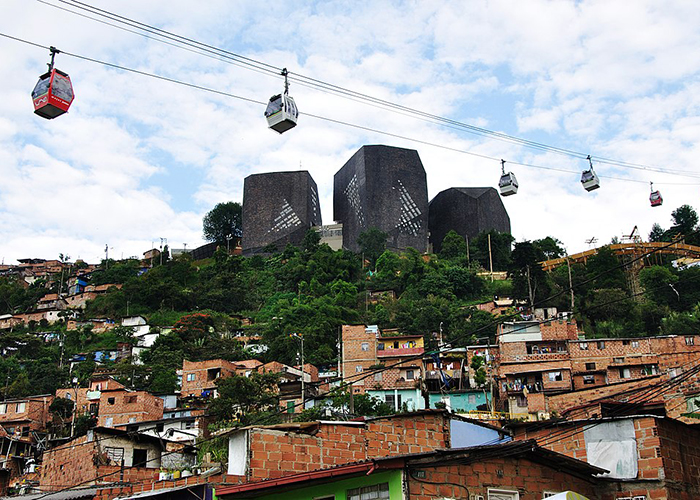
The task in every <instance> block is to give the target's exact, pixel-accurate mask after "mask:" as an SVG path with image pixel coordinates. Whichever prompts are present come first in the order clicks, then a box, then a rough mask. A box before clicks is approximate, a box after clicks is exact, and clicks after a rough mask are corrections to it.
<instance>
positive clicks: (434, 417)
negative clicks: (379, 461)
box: [366, 413, 451, 457]
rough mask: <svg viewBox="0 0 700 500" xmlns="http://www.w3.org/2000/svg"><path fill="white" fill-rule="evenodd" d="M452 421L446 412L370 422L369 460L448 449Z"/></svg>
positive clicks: (367, 442) (382, 418) (368, 436)
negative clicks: (370, 458)
mask: <svg viewBox="0 0 700 500" xmlns="http://www.w3.org/2000/svg"><path fill="white" fill-rule="evenodd" d="M450 443H451V438H450V420H449V418H448V416H446V414H445V413H433V414H426V415H421V416H419V417H416V416H411V415H405V416H397V417H378V418H374V419H372V420H368V421H367V430H366V446H367V456H368V457H387V456H395V455H403V454H407V453H422V452H424V451H433V450H435V449H438V448H449V447H450Z"/></svg>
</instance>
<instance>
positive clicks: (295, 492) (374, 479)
mask: <svg viewBox="0 0 700 500" xmlns="http://www.w3.org/2000/svg"><path fill="white" fill-rule="evenodd" d="M382 483H389V497H390V498H391V499H401V500H403V488H402V485H403V474H402V472H401V471H400V470H393V471H386V472H382V471H376V472H373V473H372V474H371V475H366V474H362V475H360V476H358V477H353V478H350V479H341V480H339V481H333V482H329V483H325V484H316V485H314V486H307V487H301V488H295V489H292V490H285V491H284V494H283V496H281V495H280V492H275V493H270V494H268V495H262V496H256V497H255V498H260V499H270V500H274V499H279V498H284V499H285V500H312V499H316V498H327V497H330V498H337V499H344V498H347V494H348V490H350V489H354V488H361V487H364V486H373V485H375V484H382ZM219 498H221V499H222V500H226V498H227V496H226V495H220V496H219Z"/></svg>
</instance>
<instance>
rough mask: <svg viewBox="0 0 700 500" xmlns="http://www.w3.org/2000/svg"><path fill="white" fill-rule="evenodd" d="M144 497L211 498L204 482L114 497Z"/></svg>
mask: <svg viewBox="0 0 700 500" xmlns="http://www.w3.org/2000/svg"><path fill="white" fill-rule="evenodd" d="M144 498H148V499H155V498H158V499H159V500H181V499H182V500H211V498H212V495H211V489H209V488H207V485H206V484H192V485H190V486H180V487H178V488H165V489H161V490H151V491H143V492H141V493H134V494H132V495H129V496H126V497H116V498H115V500H141V499H144Z"/></svg>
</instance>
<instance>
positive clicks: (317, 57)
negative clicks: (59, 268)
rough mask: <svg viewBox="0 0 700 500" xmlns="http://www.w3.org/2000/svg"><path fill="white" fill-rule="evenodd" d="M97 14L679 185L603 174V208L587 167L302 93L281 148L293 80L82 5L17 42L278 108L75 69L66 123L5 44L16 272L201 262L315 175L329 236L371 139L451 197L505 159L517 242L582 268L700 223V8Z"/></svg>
mask: <svg viewBox="0 0 700 500" xmlns="http://www.w3.org/2000/svg"><path fill="white" fill-rule="evenodd" d="M89 3H90V4H91V5H94V6H97V7H100V8H103V9H106V10H110V11H112V12H114V13H116V14H119V15H122V16H125V17H128V18H131V19H134V20H137V21H140V22H143V23H146V24H149V25H152V26H155V27H158V28H161V29H165V30H168V31H171V32H173V33H176V34H179V35H183V36H186V37H189V38H191V39H194V40H197V41H200V42H204V43H207V44H209V45H212V46H215V47H219V48H222V49H225V50H228V51H231V52H234V53H236V54H240V55H243V56H246V57H249V58H252V59H255V60H258V61H262V62H264V63H266V64H269V65H272V66H274V67H278V68H281V67H287V68H288V69H289V70H290V72H292V73H296V74H299V75H304V76H308V77H312V78H315V79H317V80H321V81H323V82H328V83H332V84H334V85H339V86H342V87H345V88H348V89H351V90H354V91H358V92H362V93H365V94H368V95H371V96H375V97H378V98H381V99H384V100H387V101H390V102H395V103H399V104H402V105H404V106H408V107H411V108H415V109H419V110H421V111H425V112H428V113H431V114H434V115H439V116H442V117H446V118H449V119H452V120H456V121H459V122H463V123H467V124H470V125H476V126H479V127H484V128H487V129H490V130H495V131H498V132H503V133H505V134H509V135H513V136H517V137H522V138H525V139H528V140H532V141H538V142H544V143H546V144H549V145H552V146H557V147H562V148H567V149H571V150H575V151H578V152H583V153H586V154H591V155H592V156H593V158H594V161H595V158H596V157H606V158H613V159H619V160H622V161H625V162H629V163H635V164H642V165H648V166H653V167H655V168H656V169H657V170H658V169H660V170H663V172H659V171H651V170H644V169H630V168H623V167H621V166H615V165H609V164H596V171H597V172H598V174H599V175H600V176H601V181H602V187H601V188H600V189H599V190H597V191H594V192H591V193H587V192H586V191H584V190H583V188H582V187H581V185H580V182H579V176H580V170H581V169H583V168H584V167H585V166H586V162H585V161H582V160H580V159H576V158H571V157H567V156H562V155H556V154H553V153H546V152H541V151H538V150H534V149H528V148H524V147H521V146H517V145H514V144H511V143H507V142H502V141H498V140H495V139H493V138H484V137H481V136H476V135H473V134H469V133H466V132H464V131H460V130H455V129H453V128H445V127H443V126H440V125H438V124H435V123H429V122H426V121H422V120H417V119H415V118H414V117H410V116H405V115H401V114H396V113H391V112H388V111H386V110H382V109H379V108H377V107H373V106H369V105H366V104H364V103H361V102H356V101H351V100H347V99H343V98H340V97H338V96H334V95H331V94H328V93H323V92H319V91H318V90H316V89H313V88H311V87H308V86H304V85H301V84H299V83H294V82H293V83H292V86H291V88H290V93H291V94H292V95H293V96H294V97H295V99H296V101H297V104H298V106H299V108H300V111H301V112H302V116H301V117H300V120H299V126H298V127H296V128H295V129H293V130H291V131H289V132H288V133H285V134H284V135H282V136H279V135H277V134H276V133H274V132H272V131H269V130H267V128H266V124H265V121H264V118H263V116H262V113H263V110H264V106H265V105H264V102H265V101H267V99H269V97H270V96H271V95H273V94H275V93H278V92H280V91H281V89H282V81H281V79H280V78H279V77H276V76H272V75H269V74H261V73H260V72H255V71H251V70H250V69H246V68H243V67H240V66H237V65H232V64H227V63H225V62H223V61H221V60H218V59H212V58H209V57H204V56H203V55H201V54H195V53H192V52H188V51H185V50H182V49H181V48H177V47H173V46H169V45H166V44H163V43H161V42H158V41H155V40H149V39H146V38H144V37H142V36H139V35H137V34H134V33H129V32H126V31H123V30H120V29H117V28H114V27H112V26H107V25H104V24H100V23H98V22H96V21H94V20H90V19H86V18H84V17H80V16H78V15H76V14H73V13H70V12H66V11H64V10H60V9H58V8H56V7H61V8H64V9H69V10H74V11H76V12H80V13H82V14H86V13H85V11H82V10H79V9H78V8H76V7H75V6H70V5H69V4H70V2H66V3H62V2H60V1H59V0H43V2H39V1H35V0H5V1H4V2H3V15H2V18H1V19H0V32H1V33H4V34H6V35H11V36H15V37H19V38H23V39H26V40H29V41H31V42H34V43H37V44H40V45H44V46H48V45H54V46H56V47H58V48H59V49H61V50H64V51H66V52H70V53H74V54H79V55H81V56H85V57H90V58H94V59H99V60H102V61H106V62H110V63H113V64H118V65H122V66H125V67H129V68H134V69H138V70H141V71H144V72H148V73H154V74H158V75H162V76H167V77H170V78H175V79H178V80H182V81H185V82H189V83H193V84H196V85H200V86H205V87H209V88H213V89H216V90H220V91H224V92H227V93H231V94H235V95H239V96H242V97H245V98H248V99H252V100H254V101H259V102H260V104H255V103H250V102H246V101H243V100H237V99H233V98H230V97H224V96H219V95H215V94H211V93H207V92H203V91H200V90H195V89H191V88H187V87H183V86H179V85H175V84H172V83H167V82H163V81H158V80H154V79H149V78H147V77H144V76H138V75H134V74H131V73H126V72H123V71H119V70H115V69H113V68H108V67H105V66H102V65H99V64H95V63H91V62H88V61H85V60H81V59H78V58H74V57H70V56H68V55H59V56H58V57H57V61H56V66H57V67H58V68H60V69H62V70H64V71H66V72H68V73H69V74H70V75H71V78H72V80H73V84H74V88H75V93H76V99H75V102H74V104H73V106H72V107H71V110H70V112H69V113H68V114H67V115H64V116H61V117H59V118H57V119H55V120H51V121H48V120H44V119H41V118H39V117H37V116H35V115H34V114H33V113H32V105H31V99H30V97H29V93H30V91H31V89H32V88H33V86H34V84H35V83H36V79H37V77H38V76H39V74H41V73H42V72H43V71H44V68H45V67H46V66H45V64H46V62H47V61H48V52H47V51H46V50H45V49H41V48H37V47H33V46H30V45H27V44H23V43H19V42H17V41H14V40H9V39H7V38H3V37H0V62H2V67H3V69H4V72H5V73H4V76H3V81H2V84H0V89H1V90H2V95H3V99H2V100H0V179H2V181H1V182H0V218H1V220H2V221H3V224H2V225H0V259H2V260H3V261H4V262H5V263H11V262H15V261H16V259H19V258H24V257H41V258H47V259H48V258H56V257H57V256H58V254H59V253H63V254H68V255H70V256H71V258H72V259H76V258H83V259H85V260H87V261H89V262H96V261H98V260H99V259H100V258H102V257H104V247H105V245H106V244H107V245H109V247H110V256H112V257H117V258H119V257H122V256H123V257H127V256H134V255H141V254H142V253H143V252H145V251H146V250H148V248H149V247H150V246H151V244H152V242H157V243H159V241H160V238H167V239H168V242H169V244H170V245H171V246H172V247H175V248H181V247H182V246H183V244H184V243H187V247H188V248H193V247H195V246H197V245H199V244H201V243H203V241H202V236H201V233H202V227H201V221H202V217H203V216H204V214H205V213H206V212H207V211H209V210H210V209H211V208H212V207H213V206H214V205H215V204H216V203H218V202H222V201H230V200H233V201H241V200H242V194H243V193H242V189H243V178H244V177H245V176H247V175H249V174H251V173H257V172H268V171H277V170H297V169H299V168H300V166H301V168H303V169H305V170H309V171H310V172H311V174H312V176H313V177H314V179H315V181H316V183H317V184H318V187H319V195H320V197H321V208H322V215H323V221H324V223H326V224H327V223H331V222H332V220H333V214H332V185H333V174H334V173H335V172H336V171H337V170H338V169H340V167H341V166H342V165H343V164H344V163H345V161H347V160H348V159H349V158H350V156H352V154H353V153H354V152H355V151H356V150H357V149H358V148H359V147H361V146H362V145H364V144H388V145H392V146H397V147H406V148H412V149H416V150H417V151H418V153H419V154H420V156H421V159H422V161H423V164H424V167H425V169H426V173H427V178H428V191H429V196H430V197H431V198H432V197H433V196H435V195H436V194H437V193H438V192H439V191H441V190H443V189H447V188H449V187H463V186H496V185H497V182H498V177H499V174H500V163H499V162H498V161H497V159H500V158H504V159H506V160H507V161H508V163H507V164H506V165H507V166H508V167H509V168H510V169H511V170H513V172H514V173H516V175H517V177H518V180H519V182H520V191H519V192H518V194H517V195H516V196H511V197H508V198H505V199H504V204H505V206H506V208H507V210H508V212H509V214H510V217H511V225H512V228H513V234H514V236H515V237H516V238H517V239H518V240H523V239H536V238H541V237H544V236H547V235H552V236H555V237H557V238H559V239H561V240H562V241H563V242H564V243H565V245H566V247H567V249H568V250H569V252H570V253H573V252H576V251H580V250H583V249H586V248H587V245H586V244H585V240H586V239H588V238H591V237H594V236H595V237H596V238H597V239H598V240H599V241H600V242H607V241H609V240H610V239H611V238H612V237H614V236H617V237H619V236H621V235H622V234H627V233H629V232H630V231H631V230H632V228H633V227H634V226H635V225H637V226H638V227H639V229H640V231H641V233H642V235H646V234H648V232H649V230H650V229H651V225H652V224H653V223H654V222H659V223H660V224H661V225H662V226H664V227H668V226H669V225H670V219H671V212H672V211H673V210H674V209H675V208H677V207H678V206H680V205H682V204H686V203H687V204H690V205H693V206H696V208H700V207H698V203H697V198H698V197H697V193H698V189H699V188H700V169H699V168H698V167H697V158H699V157H700V155H699V154H698V152H699V151H698V148H699V147H698V141H697V138H698V136H699V135H700V118H699V117H698V109H699V105H700V82H699V75H700V50H699V49H700V29H699V28H698V26H700V4H697V2H690V1H687V2H684V1H675V2H664V3H663V5H662V4H661V3H659V2H653V1H635V2H628V1H584V2H569V1H554V2H552V1H539V0H529V1H525V2H506V1H498V0H494V1H488V2H486V1H468V2H464V1H455V2H449V1H445V2H419V1H414V2H384V1H377V2H371V3H368V2H367V3H365V2H318V3H312V2H285V3H278V2H259V1H258V2H252V1H249V2H245V1H237V2H229V1H224V0H220V1H208V2H197V3H193V2H191V1H177V0H175V1H167V2H166V1H158V0H153V1H149V2H139V1H132V0H125V1H121V2H118V3H114V2H108V1H106V0H92V1H90V2H89ZM93 17H96V16H93ZM304 113H307V114H312V115H318V116H322V117H328V118H333V119H337V120H342V121H344V122H348V123H351V124H355V125H359V126H362V127H367V128H371V129H377V130H381V131H387V132H390V133H392V134H396V135H399V136H403V137H406V138H407V139H399V138H396V137H390V136H387V135H382V134H378V133H373V132H369V131H365V130H361V129H357V128H353V127H349V126H344V125H340V124H334V123H331V122H328V121H324V120H319V119H315V118H312V117H311V116H308V115H304ZM409 139H418V140H421V141H425V142H430V143H434V144H436V145H440V146H444V147H443V148H441V147H435V146H429V145H426V144H421V143H419V142H416V141H414V140H409ZM446 148H452V149H457V150H461V151H470V152H474V153H477V154H480V155H485V156H488V157H491V158H494V159H496V160H492V159H484V158H480V157H477V156H473V155H469V154H465V153H460V152H456V151H453V150H450V149H446ZM518 163H520V164H527V165H536V166H539V167H545V168H533V167H527V166H523V165H518ZM549 169H562V170H566V171H570V173H566V172H559V171H555V170H549ZM669 170H674V171H686V172H689V174H687V175H677V174H672V173H670V172H668V171H669ZM577 172H578V173H577ZM649 181H654V183H655V184H654V185H655V187H657V188H658V189H660V190H661V191H662V193H663V196H664V205H663V206H662V207H660V208H654V209H652V208H651V207H650V206H649V202H648V195H649V184H648V183H649Z"/></svg>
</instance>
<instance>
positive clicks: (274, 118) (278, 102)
mask: <svg viewBox="0 0 700 500" xmlns="http://www.w3.org/2000/svg"><path fill="white" fill-rule="evenodd" d="M287 74H288V73H287V68H284V69H283V70H282V75H283V76H284V94H277V95H273V96H272V97H270V102H269V103H268V104H267V109H266V110H265V118H267V126H268V127H269V128H271V129H272V130H274V131H275V132H277V133H280V134H281V133H283V132H286V131H287V130H289V129H291V128H294V127H296V126H297V118H298V117H299V110H298V109H297V105H296V103H295V102H294V99H293V98H292V97H290V96H289V82H288V81H287Z"/></svg>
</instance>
